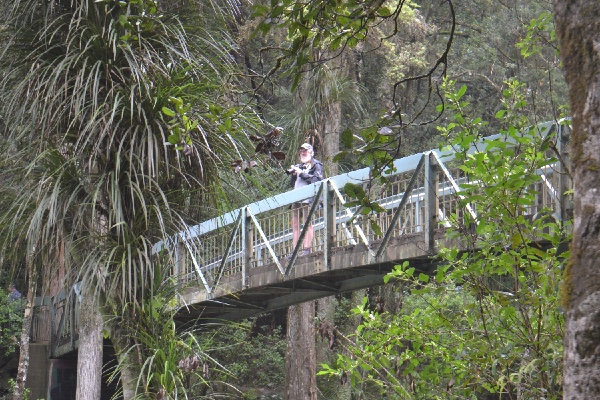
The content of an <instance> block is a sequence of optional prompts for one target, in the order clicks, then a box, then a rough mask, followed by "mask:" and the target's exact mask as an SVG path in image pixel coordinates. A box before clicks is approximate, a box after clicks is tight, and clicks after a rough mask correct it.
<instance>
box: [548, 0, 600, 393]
mask: <svg viewBox="0 0 600 400" xmlns="http://www.w3.org/2000/svg"><path fill="white" fill-rule="evenodd" d="M554 10H555V18H556V33H557V37H558V40H559V43H560V48H561V50H560V51H561V58H562V61H563V63H564V73H565V78H566V80H567V83H568V86H569V99H570V104H571V115H572V117H573V120H572V124H573V125H572V127H573V129H572V144H571V160H572V170H573V181H574V182H573V183H574V188H575V194H574V201H575V210H574V212H575V216H574V226H573V243H572V245H571V251H572V253H571V260H570V264H569V266H568V268H567V269H566V271H565V280H564V287H563V296H564V297H563V303H564V306H565V338H564V346H565V349H564V356H565V357H564V398H565V399H597V398H600V367H599V366H600V18H599V17H598V16H599V15H600V2H599V1H598V0H576V1H567V0H557V1H556V2H555V5H554Z"/></svg>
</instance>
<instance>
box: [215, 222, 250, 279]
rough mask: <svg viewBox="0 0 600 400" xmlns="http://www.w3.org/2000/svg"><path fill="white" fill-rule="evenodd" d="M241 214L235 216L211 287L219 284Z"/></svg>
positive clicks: (239, 224) (240, 223)
mask: <svg viewBox="0 0 600 400" xmlns="http://www.w3.org/2000/svg"><path fill="white" fill-rule="evenodd" d="M242 215H243V213H242V212H240V214H239V215H238V217H237V221H235V228H233V230H232V231H231V236H230V237H229V243H227V249H226V250H225V254H223V257H222V258H221V264H220V265H219V269H218V270H217V277H216V278H215V280H214V282H213V287H212V289H213V290H214V289H216V288H217V285H218V284H219V281H220V280H221V277H222V276H223V271H224V270H225V263H226V262H227V258H229V253H231V248H232V247H233V242H235V238H236V237H237V233H238V231H239V229H240V226H241V225H242V219H243V218H242Z"/></svg>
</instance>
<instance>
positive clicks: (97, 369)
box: [76, 288, 103, 400]
mask: <svg viewBox="0 0 600 400" xmlns="http://www.w3.org/2000/svg"><path fill="white" fill-rule="evenodd" d="M82 289H83V288H82ZM90 292H91V293H93V290H82V293H83V297H82V300H81V306H80V309H79V314H80V316H79V349H78V353H77V354H78V356H77V395H76V399H77V400H100V391H101V387H102V345H103V343H102V339H103V337H102V329H103V321H102V315H101V314H100V308H99V305H98V302H97V301H96V299H95V298H94V296H93V295H92V294H91V293H90Z"/></svg>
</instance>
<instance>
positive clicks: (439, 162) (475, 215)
mask: <svg viewBox="0 0 600 400" xmlns="http://www.w3.org/2000/svg"><path fill="white" fill-rule="evenodd" d="M431 154H433V157H435V160H436V161H437V163H438V167H439V168H440V169H441V170H442V171H443V172H444V175H446V178H448V182H450V184H451V185H452V188H453V189H454V191H455V192H456V194H457V195H458V197H460V199H461V200H462V199H464V198H465V196H463V195H461V194H460V192H461V190H460V187H459V186H458V184H457V183H456V181H455V180H454V178H453V177H452V175H450V171H448V168H446V166H445V165H444V163H443V162H442V160H440V158H439V157H438V156H437V154H435V152H432V153H431ZM466 208H467V211H468V212H469V214H470V215H471V218H473V221H476V222H477V214H476V213H475V211H474V210H473V207H472V206H471V203H469V204H467V206H466Z"/></svg>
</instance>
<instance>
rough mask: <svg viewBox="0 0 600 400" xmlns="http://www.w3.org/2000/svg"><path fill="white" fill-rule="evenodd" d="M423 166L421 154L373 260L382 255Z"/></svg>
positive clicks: (423, 156)
mask: <svg viewBox="0 0 600 400" xmlns="http://www.w3.org/2000/svg"><path fill="white" fill-rule="evenodd" d="M423 165H425V154H423V155H422V156H421V158H420V159H419V163H418V164H417V166H416V167H415V172H414V173H413V176H412V177H411V178H410V181H409V182H408V185H407V186H406V190H405V191H404V195H402V200H400V204H398V207H396V212H395V213H394V216H393V217H392V221H391V222H390V224H389V226H388V230H387V231H386V232H385V236H384V237H383V239H382V240H381V244H380V245H379V249H377V254H375V259H377V258H379V257H381V254H383V251H384V250H385V248H386V247H387V245H388V243H389V241H390V239H391V238H392V234H393V233H394V226H395V225H396V224H397V223H398V220H399V219H400V214H401V213H402V209H403V208H404V206H405V205H406V202H407V201H408V199H409V197H410V195H411V193H412V191H413V189H414V186H415V183H416V182H417V177H418V176H419V173H420V172H421V170H422V169H423Z"/></svg>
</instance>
